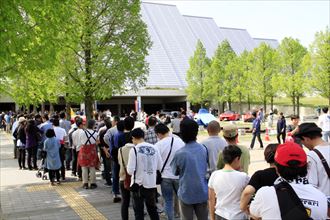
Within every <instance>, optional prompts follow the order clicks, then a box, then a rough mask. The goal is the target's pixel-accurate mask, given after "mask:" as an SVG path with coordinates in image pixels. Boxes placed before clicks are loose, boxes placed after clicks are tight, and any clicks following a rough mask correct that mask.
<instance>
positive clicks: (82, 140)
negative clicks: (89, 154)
mask: <svg viewBox="0 0 330 220" xmlns="http://www.w3.org/2000/svg"><path fill="white" fill-rule="evenodd" d="M87 131H88V132H89V133H90V134H93V133H94V132H95V131H94V130H91V129H87ZM89 133H87V134H88V137H89V136H90V134H89ZM93 137H94V138H92V137H91V138H90V139H89V141H90V142H88V143H87V144H95V143H96V140H97V138H98V133H97V132H95V133H94V134H93ZM72 140H73V143H76V145H75V146H76V150H77V151H79V150H80V148H81V146H82V145H84V144H86V141H87V135H86V133H85V130H83V129H78V130H76V131H75V132H74V133H73V134H72Z"/></svg>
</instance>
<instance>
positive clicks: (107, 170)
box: [100, 148, 112, 185]
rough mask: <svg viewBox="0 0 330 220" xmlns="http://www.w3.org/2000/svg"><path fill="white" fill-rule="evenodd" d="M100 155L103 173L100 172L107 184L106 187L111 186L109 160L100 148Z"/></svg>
mask: <svg viewBox="0 0 330 220" xmlns="http://www.w3.org/2000/svg"><path fill="white" fill-rule="evenodd" d="M100 153H101V158H102V162H103V168H104V169H103V171H102V176H103V178H104V179H105V181H106V182H107V184H108V185H111V184H112V183H111V158H108V157H107V156H106V155H105V153H104V151H103V149H102V148H100Z"/></svg>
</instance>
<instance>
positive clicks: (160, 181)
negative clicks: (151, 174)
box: [156, 137, 174, 185]
mask: <svg viewBox="0 0 330 220" xmlns="http://www.w3.org/2000/svg"><path fill="white" fill-rule="evenodd" d="M173 141H174V137H172V141H171V149H170V152H169V153H168V155H167V158H166V160H165V162H164V164H163V167H162V169H161V171H159V170H157V175H156V184H157V185H159V184H161V183H162V180H163V178H162V173H163V171H164V168H165V166H166V163H167V161H168V158H169V157H170V154H171V152H172V147H173Z"/></svg>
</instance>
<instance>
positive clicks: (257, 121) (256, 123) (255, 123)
mask: <svg viewBox="0 0 330 220" xmlns="http://www.w3.org/2000/svg"><path fill="white" fill-rule="evenodd" d="M253 128H255V129H256V130H255V133H260V118H258V117H257V118H255V119H254V120H253Z"/></svg>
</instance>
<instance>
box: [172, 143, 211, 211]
mask: <svg viewBox="0 0 330 220" xmlns="http://www.w3.org/2000/svg"><path fill="white" fill-rule="evenodd" d="M171 168H172V171H173V174H174V175H179V191H178V197H179V199H180V200H182V201H183V202H184V203H185V204H188V205H189V204H198V203H203V202H207V199H208V188H207V179H206V171H207V153H206V149H205V147H204V146H202V145H201V144H199V143H197V142H196V141H191V142H189V143H187V144H186V145H185V146H184V147H183V148H181V149H179V150H178V151H177V152H176V153H175V155H174V158H173V160H172V162H171Z"/></svg>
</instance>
